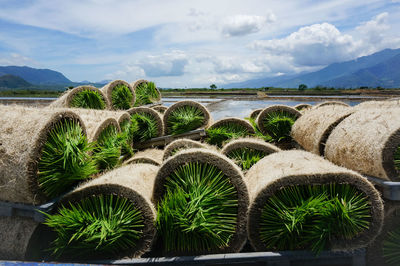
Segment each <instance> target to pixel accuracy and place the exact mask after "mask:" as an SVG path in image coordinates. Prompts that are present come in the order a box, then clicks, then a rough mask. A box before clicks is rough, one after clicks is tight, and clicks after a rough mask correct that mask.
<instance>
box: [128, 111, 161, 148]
mask: <svg viewBox="0 0 400 266" xmlns="http://www.w3.org/2000/svg"><path fill="white" fill-rule="evenodd" d="M128 113H129V115H130V116H131V126H130V136H131V138H132V142H133V143H137V142H144V141H147V140H150V139H152V138H156V137H161V136H162V135H164V126H163V121H162V118H161V115H160V114H159V113H158V112H157V111H155V110H153V109H151V108H148V107H134V108H131V109H129V110H128Z"/></svg>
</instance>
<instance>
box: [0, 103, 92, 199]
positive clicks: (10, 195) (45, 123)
mask: <svg viewBox="0 0 400 266" xmlns="http://www.w3.org/2000/svg"><path fill="white" fill-rule="evenodd" d="M0 113H1V114H2V115H1V117H0V130H1V132H0V143H1V146H0V200H3V201H10V202H19V203H27V204H41V203H44V202H46V201H48V200H50V199H52V198H54V197H57V196H59V195H60V194H62V193H65V192H67V191H69V190H70V189H72V188H73V187H74V186H75V185H76V184H77V183H79V182H80V181H82V180H85V179H88V178H90V176H91V175H92V174H94V173H95V172H96V167H95V164H94V162H93V161H92V160H91V158H90V156H89V154H90V152H91V151H92V147H91V146H90V145H89V144H88V140H87V135H86V127H85V125H84V123H83V122H82V119H81V117H80V116H79V115H78V114H76V113H75V112H72V111H70V110H66V109H58V110H51V109H47V108H45V109H38V108H27V107H22V106H0Z"/></svg>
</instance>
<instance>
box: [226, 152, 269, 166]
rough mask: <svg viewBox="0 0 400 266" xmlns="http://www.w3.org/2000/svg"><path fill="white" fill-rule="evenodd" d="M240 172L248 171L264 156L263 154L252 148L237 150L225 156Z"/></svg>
mask: <svg viewBox="0 0 400 266" xmlns="http://www.w3.org/2000/svg"><path fill="white" fill-rule="evenodd" d="M227 156H228V158H230V159H232V160H233V161H234V162H235V163H236V164H237V165H238V166H239V167H240V168H242V170H249V169H250V167H252V166H253V165H254V164H255V163H257V162H258V161H259V160H261V159H262V158H264V157H265V156H266V154H265V152H263V151H260V150H256V149H252V148H239V149H235V150H232V151H231V152H229V153H228V154H227Z"/></svg>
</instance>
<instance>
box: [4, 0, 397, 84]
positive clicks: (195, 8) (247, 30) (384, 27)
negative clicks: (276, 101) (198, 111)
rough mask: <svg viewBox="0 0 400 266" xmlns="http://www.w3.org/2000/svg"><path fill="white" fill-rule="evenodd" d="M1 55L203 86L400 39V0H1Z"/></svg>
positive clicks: (102, 74) (78, 72) (315, 63)
mask: <svg viewBox="0 0 400 266" xmlns="http://www.w3.org/2000/svg"><path fill="white" fill-rule="evenodd" d="M0 6H1V8H0V65H27V66H31V67H36V68H49V69H53V70H57V71H60V72H62V73H63V74H64V75H65V76H66V77H67V78H69V79H71V80H72V81H83V80H89V81H101V80H105V79H123V80H126V81H128V82H132V81H134V80H136V79H139V78H145V79H148V80H152V81H155V82H156V84H157V85H158V86H159V87H197V86H209V85H210V84H211V83H215V84H217V85H218V86H222V87H223V84H226V83H232V82H239V81H244V80H248V79H253V78H261V77H266V76H278V75H282V74H294V73H299V72H303V71H312V70H317V69H320V68H322V67H324V66H326V65H328V64H331V63H334V62H340V61H344V60H351V59H354V58H357V57H359V56H363V55H368V54H371V53H374V52H377V51H380V50H382V49H385V48H400V31H399V30H398V29H400V0H364V1H359V0H324V1H322V0H320V1H315V0H307V1H305V0H287V1H281V0H279V1H278V0H276V1H275V0H272V1H271V0H247V1H243V0H240V1H239V0H213V1H209V0H202V1H190V0H169V1H161V0H158V1H155V0H129V1H128V0H119V1H109V0H80V1H75V0H69V1H65V0H64V1H59V0H52V1H48V0H36V1H35V0H19V1H15V0H13V1H8V0H0Z"/></svg>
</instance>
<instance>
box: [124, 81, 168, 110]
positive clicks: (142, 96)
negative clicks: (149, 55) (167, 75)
mask: <svg viewBox="0 0 400 266" xmlns="http://www.w3.org/2000/svg"><path fill="white" fill-rule="evenodd" d="M131 86H132V88H133V90H134V91H135V94H136V102H135V107H138V106H141V105H146V104H151V103H155V102H158V101H160V100H161V93H160V91H159V90H158V89H157V87H156V85H155V84H154V82H149V81H147V80H144V79H139V80H137V81H135V82H134V83H132V84H131Z"/></svg>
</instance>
